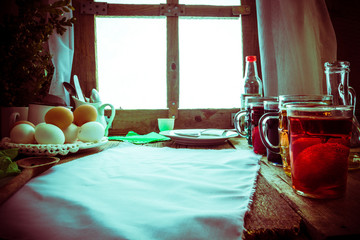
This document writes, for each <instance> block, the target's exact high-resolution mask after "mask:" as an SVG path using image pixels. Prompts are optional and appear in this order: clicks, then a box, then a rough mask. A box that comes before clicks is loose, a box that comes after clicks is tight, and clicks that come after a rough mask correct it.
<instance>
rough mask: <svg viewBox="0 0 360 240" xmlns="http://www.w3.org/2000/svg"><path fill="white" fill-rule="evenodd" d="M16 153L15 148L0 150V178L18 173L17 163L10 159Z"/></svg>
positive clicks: (14, 156)
mask: <svg viewBox="0 0 360 240" xmlns="http://www.w3.org/2000/svg"><path fill="white" fill-rule="evenodd" d="M17 155H18V149H17V148H13V149H5V150H0V178H3V177H8V176H11V175H14V174H18V173H20V169H19V168H18V165H17V164H16V162H13V161H12V160H13V159H14V158H16V156H17Z"/></svg>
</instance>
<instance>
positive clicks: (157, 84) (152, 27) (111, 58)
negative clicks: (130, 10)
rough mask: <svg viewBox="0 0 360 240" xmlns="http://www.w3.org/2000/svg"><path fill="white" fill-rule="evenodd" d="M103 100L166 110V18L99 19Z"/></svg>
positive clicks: (99, 69)
mask: <svg viewBox="0 0 360 240" xmlns="http://www.w3.org/2000/svg"><path fill="white" fill-rule="evenodd" d="M96 41H97V70H98V83H99V93H100V95H101V98H102V101H103V102H107V103H112V104H113V105H114V107H116V108H119V107H121V108H122V109H166V108H167V106H166V105H167V100H166V18H101V17H97V18H96Z"/></svg>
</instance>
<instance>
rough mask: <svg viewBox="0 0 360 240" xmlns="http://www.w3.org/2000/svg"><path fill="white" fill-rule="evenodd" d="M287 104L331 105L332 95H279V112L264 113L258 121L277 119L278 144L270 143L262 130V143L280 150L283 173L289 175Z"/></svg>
mask: <svg viewBox="0 0 360 240" xmlns="http://www.w3.org/2000/svg"><path fill="white" fill-rule="evenodd" d="M289 104H311V105H312V106H316V105H331V104H332V96H331V95H280V96H279V112H277V113H276V112H270V113H265V114H264V117H263V121H262V122H261V123H259V124H260V125H263V124H266V121H269V119H278V120H279V127H278V131H279V144H278V145H274V144H271V142H269V141H268V138H267V137H266V136H265V134H264V132H262V134H263V136H264V145H265V146H266V148H268V149H269V150H271V151H272V152H280V155H281V159H282V165H283V168H284V171H285V174H286V175H288V176H289V177H290V176H291V166H290V158H289V136H288V127H287V114H286V106H287V105H289ZM265 120H266V121H265ZM261 129H263V128H261Z"/></svg>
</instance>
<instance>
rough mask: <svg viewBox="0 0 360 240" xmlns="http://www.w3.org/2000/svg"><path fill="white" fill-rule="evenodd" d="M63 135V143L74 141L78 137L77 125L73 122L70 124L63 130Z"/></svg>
mask: <svg viewBox="0 0 360 240" xmlns="http://www.w3.org/2000/svg"><path fill="white" fill-rule="evenodd" d="M63 132H64V135H65V143H74V142H75V141H76V140H77V138H78V132H79V127H78V126H76V125H75V124H73V123H72V124H70V126H69V127H68V128H66V129H65V130H63Z"/></svg>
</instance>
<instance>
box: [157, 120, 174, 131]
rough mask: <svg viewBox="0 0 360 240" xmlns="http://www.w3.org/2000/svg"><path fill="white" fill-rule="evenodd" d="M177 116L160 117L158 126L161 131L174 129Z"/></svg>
mask: <svg viewBox="0 0 360 240" xmlns="http://www.w3.org/2000/svg"><path fill="white" fill-rule="evenodd" d="M174 123H175V118H158V127H159V130H160V132H162V131H167V130H173V129H174Z"/></svg>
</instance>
